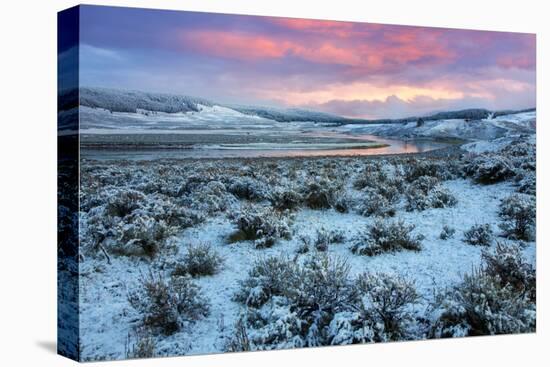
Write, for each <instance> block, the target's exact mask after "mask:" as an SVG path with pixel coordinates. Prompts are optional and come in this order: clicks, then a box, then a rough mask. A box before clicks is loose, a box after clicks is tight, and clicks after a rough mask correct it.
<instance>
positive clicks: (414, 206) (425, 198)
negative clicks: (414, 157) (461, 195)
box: [405, 176, 458, 211]
mask: <svg viewBox="0 0 550 367" xmlns="http://www.w3.org/2000/svg"><path fill="white" fill-rule="evenodd" d="M405 199H406V209H407V210H408V211H413V210H426V209H428V208H446V207H451V206H455V205H456V204H457V202H458V201H457V199H456V197H455V196H454V195H453V194H452V193H451V192H450V191H449V190H448V189H446V188H445V187H442V186H441V185H440V184H439V181H438V180H437V179H436V178H434V177H429V176H421V177H419V178H417V179H416V180H415V181H413V182H412V183H411V184H410V185H409V187H408V188H407V190H406V191H405Z"/></svg>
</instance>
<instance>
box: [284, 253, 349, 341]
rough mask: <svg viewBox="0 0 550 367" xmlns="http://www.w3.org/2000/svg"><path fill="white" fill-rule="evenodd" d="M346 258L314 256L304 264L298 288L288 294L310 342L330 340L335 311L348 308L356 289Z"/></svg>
mask: <svg viewBox="0 0 550 367" xmlns="http://www.w3.org/2000/svg"><path fill="white" fill-rule="evenodd" d="M349 271H350V267H349V265H348V264H347V262H346V261H345V260H342V259H339V258H330V257H328V256H320V255H316V256H311V257H309V258H308V259H306V261H305V262H304V264H303V265H302V268H301V272H300V282H299V283H298V287H297V289H296V292H294V293H291V296H290V297H289V298H290V300H291V302H292V307H291V310H293V311H294V312H296V315H297V317H298V318H299V319H300V320H301V322H302V325H301V326H302V327H301V335H302V338H303V340H304V341H305V345H307V346H320V345H328V344H330V335H328V333H327V329H328V327H329V324H330V322H331V321H332V318H333V317H334V315H335V314H337V313H338V312H341V311H346V310H349V307H350V306H351V305H352V304H353V303H355V301H356V292H355V289H354V287H353V283H352V282H351V279H350V277H349Z"/></svg>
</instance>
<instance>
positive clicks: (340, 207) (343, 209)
mask: <svg viewBox="0 0 550 367" xmlns="http://www.w3.org/2000/svg"><path fill="white" fill-rule="evenodd" d="M350 201H351V200H350V198H349V196H348V195H347V193H346V191H345V190H339V191H338V192H336V194H335V199H334V205H333V206H334V209H335V210H336V211H337V212H339V213H347V212H348V210H349V207H350V205H351V203H350Z"/></svg>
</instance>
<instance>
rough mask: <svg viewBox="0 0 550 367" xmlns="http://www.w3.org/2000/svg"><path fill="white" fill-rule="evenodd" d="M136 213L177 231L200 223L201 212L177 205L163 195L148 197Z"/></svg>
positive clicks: (201, 219) (202, 218) (201, 218)
mask: <svg viewBox="0 0 550 367" xmlns="http://www.w3.org/2000/svg"><path fill="white" fill-rule="evenodd" d="M136 212H139V213H144V214H146V215H149V216H152V217H153V218H154V219H155V220H157V221H164V222H166V224H167V225H169V226H174V227H177V228H179V229H184V228H188V227H193V226H194V225H196V224H198V223H200V222H202V221H203V220H204V216H203V215H202V214H201V212H202V210H201V212H199V211H197V210H194V209H190V208H187V207H186V206H185V205H179V203H176V202H175V201H174V200H173V199H171V198H168V197H166V196H163V195H155V194H153V195H148V196H147V199H146V201H145V203H144V204H143V206H142V208H140V209H138V210H136Z"/></svg>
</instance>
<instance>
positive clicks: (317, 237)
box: [300, 227, 345, 252]
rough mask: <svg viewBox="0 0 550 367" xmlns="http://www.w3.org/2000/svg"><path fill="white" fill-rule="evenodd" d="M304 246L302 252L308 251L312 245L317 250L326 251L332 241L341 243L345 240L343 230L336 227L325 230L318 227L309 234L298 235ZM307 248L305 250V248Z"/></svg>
mask: <svg viewBox="0 0 550 367" xmlns="http://www.w3.org/2000/svg"><path fill="white" fill-rule="evenodd" d="M300 240H301V241H302V244H303V246H304V247H302V250H304V251H303V252H307V251H309V248H311V247H313V248H315V249H316V250H317V251H326V250H327V249H328V246H329V245H331V244H334V243H342V242H343V241H344V240H345V235H344V232H343V231H341V230H338V229H331V230H327V229H325V228H324V227H321V228H318V229H317V230H316V231H315V233H314V234H313V235H311V236H308V235H304V236H300ZM306 248H307V250H305V249H306Z"/></svg>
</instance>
